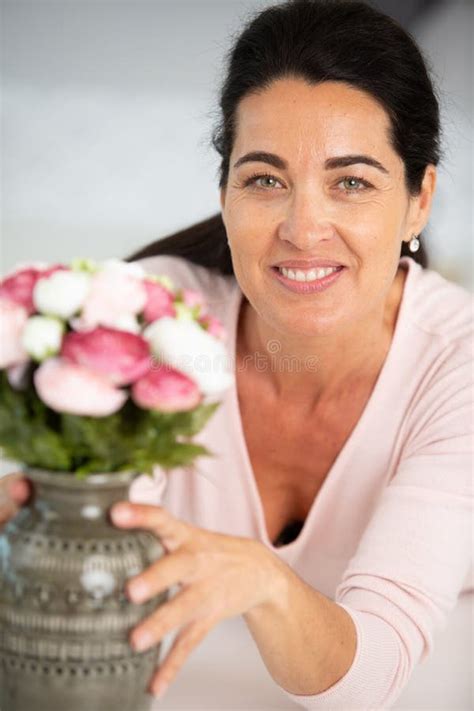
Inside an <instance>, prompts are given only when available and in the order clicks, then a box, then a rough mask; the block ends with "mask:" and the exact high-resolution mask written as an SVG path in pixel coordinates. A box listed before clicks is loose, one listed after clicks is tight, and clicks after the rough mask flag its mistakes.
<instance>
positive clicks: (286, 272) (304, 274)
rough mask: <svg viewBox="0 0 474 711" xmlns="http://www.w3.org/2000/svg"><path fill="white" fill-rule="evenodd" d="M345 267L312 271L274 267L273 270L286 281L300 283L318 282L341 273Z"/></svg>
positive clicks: (314, 269)
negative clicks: (335, 273)
mask: <svg viewBox="0 0 474 711" xmlns="http://www.w3.org/2000/svg"><path fill="white" fill-rule="evenodd" d="M343 268H344V267H342V266H339V267H317V268H312V269H290V268H289V267H273V269H274V270H275V271H277V272H279V273H280V274H282V275H283V276H284V277H286V279H290V280H291V281H298V282H316V281H319V280H321V279H324V278H325V277H327V276H329V275H330V274H334V272H339V271H341V270H342V269H343Z"/></svg>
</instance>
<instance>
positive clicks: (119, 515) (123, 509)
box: [111, 504, 133, 523]
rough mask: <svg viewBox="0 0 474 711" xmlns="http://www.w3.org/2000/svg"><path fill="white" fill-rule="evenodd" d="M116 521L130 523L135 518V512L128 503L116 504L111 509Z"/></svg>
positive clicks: (113, 518)
mask: <svg viewBox="0 0 474 711" xmlns="http://www.w3.org/2000/svg"><path fill="white" fill-rule="evenodd" d="M111 516H112V520H113V521H114V523H129V522H130V521H131V520H132V518H133V512H132V510H131V508H130V507H129V506H127V504H116V505H115V506H114V507H113V509H112V511H111Z"/></svg>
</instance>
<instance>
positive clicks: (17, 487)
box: [8, 479, 28, 499]
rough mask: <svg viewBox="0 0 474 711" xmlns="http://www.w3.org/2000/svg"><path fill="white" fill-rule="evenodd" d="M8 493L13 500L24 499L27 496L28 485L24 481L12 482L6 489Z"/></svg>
mask: <svg viewBox="0 0 474 711" xmlns="http://www.w3.org/2000/svg"><path fill="white" fill-rule="evenodd" d="M8 491H9V493H10V496H12V497H13V498H15V499H16V498H18V499H24V498H26V496H27V494H28V484H27V483H26V481H25V480H24V479H18V480H17V481H12V483H11V484H10V486H9V487H8Z"/></svg>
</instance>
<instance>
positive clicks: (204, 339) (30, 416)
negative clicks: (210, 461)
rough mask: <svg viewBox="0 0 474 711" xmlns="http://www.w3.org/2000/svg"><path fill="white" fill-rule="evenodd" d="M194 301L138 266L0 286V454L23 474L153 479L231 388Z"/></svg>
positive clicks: (90, 265) (34, 274)
mask: <svg viewBox="0 0 474 711" xmlns="http://www.w3.org/2000/svg"><path fill="white" fill-rule="evenodd" d="M225 337H226V334H225V331H224V328H223V326H222V324H221V323H220V321H219V320H218V319H217V318H216V317H215V316H213V315H212V314H211V313H209V310H208V307H207V304H206V303H205V301H204V299H203V297H202V295H201V294H200V293H199V292H197V291H194V290H191V289H183V288H176V287H175V286H174V285H173V283H172V282H171V280H170V279H169V278H168V277H167V276H153V275H149V274H147V273H146V272H145V271H144V270H143V268H142V267H141V266H140V265H138V264H133V263H132V264H129V263H126V262H122V261H119V260H116V259H110V260H106V261H104V262H101V263H96V262H93V261H92V260H89V259H75V260H73V261H72V262H71V263H70V264H67V265H65V264H55V265H47V264H35V265H25V266H19V267H17V268H16V269H15V270H14V271H13V272H12V273H10V274H9V275H7V276H6V277H5V278H4V279H3V280H2V281H1V282H0V449H1V450H3V453H4V454H5V455H6V456H7V457H9V458H12V459H14V460H17V461H21V462H23V463H24V464H27V465H29V466H32V467H39V468H44V469H49V470H58V471H68V472H74V473H76V474H77V475H86V474H87V473H91V472H114V471H124V470H136V471H140V472H147V473H151V472H152V469H153V466H154V465H156V464H158V465H161V466H162V467H163V468H165V469H168V468H172V467H175V466H183V465H187V464H190V463H191V462H192V461H193V460H194V459H195V457H197V456H200V455H211V454H212V453H211V452H209V450H207V449H206V448H205V447H203V446H202V445H199V444H197V443H195V442H194V441H193V437H194V435H196V434H197V433H198V432H199V431H200V430H201V429H202V428H203V427H204V425H205V423H206V422H207V420H208V419H209V418H210V417H211V415H212V414H213V413H214V411H215V410H216V408H217V407H218V406H219V401H218V400H216V397H217V396H218V395H219V394H220V393H222V392H223V391H224V390H225V389H226V388H227V387H228V386H229V385H230V384H231V382H232V378H233V376H232V374H231V372H230V371H229V369H228V362H227V351H226V346H225Z"/></svg>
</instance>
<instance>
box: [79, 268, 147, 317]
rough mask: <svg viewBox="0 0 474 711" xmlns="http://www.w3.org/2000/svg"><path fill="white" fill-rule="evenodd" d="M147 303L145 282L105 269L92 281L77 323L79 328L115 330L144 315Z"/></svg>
mask: <svg viewBox="0 0 474 711" xmlns="http://www.w3.org/2000/svg"><path fill="white" fill-rule="evenodd" d="M146 300H147V292H146V289H145V286H144V284H143V281H141V280H140V279H138V278H137V277H135V276H132V275H130V274H127V273H125V272H124V271H122V270H120V269H103V270H102V271H98V272H96V274H94V275H93V277H92V279H91V283H90V288H89V293H88V295H87V297H86V300H85V302H84V305H83V307H82V315H81V319H80V320H79V321H77V322H76V324H75V328H79V329H80V330H87V329H91V328H94V327H95V326H110V327H111V328H114V327H115V326H116V325H117V324H118V323H119V321H120V320H123V319H124V317H127V316H132V315H135V314H138V313H140V311H142V310H143V308H144V307H145V304H146Z"/></svg>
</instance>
